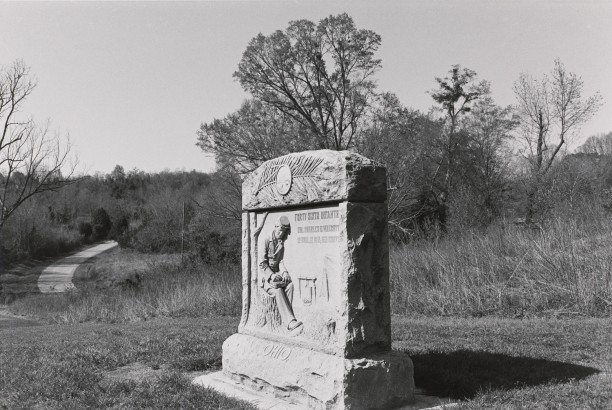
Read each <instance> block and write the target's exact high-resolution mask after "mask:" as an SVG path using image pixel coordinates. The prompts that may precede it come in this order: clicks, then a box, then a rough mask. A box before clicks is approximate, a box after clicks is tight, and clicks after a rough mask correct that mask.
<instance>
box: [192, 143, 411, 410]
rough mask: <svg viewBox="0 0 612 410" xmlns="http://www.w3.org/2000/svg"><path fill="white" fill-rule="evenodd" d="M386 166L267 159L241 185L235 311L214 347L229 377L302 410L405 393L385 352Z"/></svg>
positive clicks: (355, 160) (214, 380) (406, 368)
mask: <svg viewBox="0 0 612 410" xmlns="http://www.w3.org/2000/svg"><path fill="white" fill-rule="evenodd" d="M386 199H387V187H386V172H385V169H384V168H383V167H382V166H380V165H379V164H377V163H375V162H373V161H371V160H368V159H367V158H364V157H362V156H360V155H358V154H355V153H352V152H348V151H330V150H321V151H307V152H301V153H295V154H289V155H286V156H283V157H280V158H276V159H273V160H271V161H267V162H265V163H264V164H262V165H261V166H260V167H259V168H258V169H257V170H255V171H254V172H253V173H252V174H250V175H249V176H248V178H247V179H246V180H245V181H244V183H243V185H242V210H243V213H242V317H241V320H240V325H239V327H238V333H236V334H234V335H232V336H230V337H229V338H228V339H227V340H226V341H225V342H224V343H223V370H222V372H219V373H218V374H213V375H208V376H206V377H204V379H202V380H199V381H198V380H196V383H200V384H204V385H207V386H210V387H215V385H219V384H222V383H226V384H227V383H230V384H231V383H234V384H235V385H237V386H239V387H240V388H241V389H244V390H246V391H249V389H250V390H251V391H252V390H255V391H259V392H263V393H265V394H268V395H270V396H274V397H276V398H278V399H282V400H285V402H287V403H292V404H293V405H297V406H299V407H304V408H309V409H382V408H392V407H394V406H399V405H403V404H409V403H411V402H412V401H413V400H414V381H413V368H412V361H411V360H410V358H409V357H408V356H407V355H405V354H403V353H400V352H394V351H392V350H391V312H390V295H389V249H388V238H387V204H386V202H385V201H386Z"/></svg>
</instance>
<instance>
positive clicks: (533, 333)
mask: <svg viewBox="0 0 612 410" xmlns="http://www.w3.org/2000/svg"><path fill="white" fill-rule="evenodd" d="M393 332H394V335H393V339H394V343H393V347H394V349H396V350H401V351H405V352H406V353H408V354H409V355H410V357H411V358H412V360H413V363H414V368H415V374H414V378H415V383H416V386H417V388H420V389H422V390H423V391H424V392H425V393H427V394H431V395H436V396H444V397H451V398H453V399H455V400H460V401H462V404H461V408H469V409H490V408H508V409H514V408H529V409H531V408H542V409H550V408H559V409H569V408H602V409H603V408H607V406H610V404H611V403H612V375H610V370H612V345H611V344H610V334H612V320H610V319H582V320H579V319H572V320H558V319H543V318H540V319H528V320H512V319H500V318H481V319H474V318H472V319H453V318H436V319H432V318H422V319H418V318H406V317H399V316H397V317H394V320H393Z"/></svg>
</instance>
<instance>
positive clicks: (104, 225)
mask: <svg viewBox="0 0 612 410" xmlns="http://www.w3.org/2000/svg"><path fill="white" fill-rule="evenodd" d="M220 184H224V182H220V178H219V177H217V176H216V175H215V174H212V175H209V174H206V173H201V172H196V171H191V172H184V171H176V172H166V171H165V172H160V173H145V172H143V171H139V170H137V169H134V170H131V171H128V172H125V170H124V169H123V167H121V166H119V165H118V166H116V167H115V169H114V170H113V172H111V173H109V174H96V175H93V176H84V177H81V178H80V179H78V180H76V181H75V182H74V183H72V184H71V185H68V186H65V187H63V188H62V189H61V190H58V191H47V192H44V193H41V194H39V195H36V196H33V197H32V198H30V200H29V201H27V202H25V203H24V204H23V205H22V206H21V207H20V208H19V209H18V210H17V211H16V212H15V214H14V215H13V216H12V217H11V218H10V219H9V220H7V221H6V224H5V226H4V228H3V231H2V236H1V243H0V246H1V252H2V265H4V266H5V267H6V266H7V265H10V264H12V263H15V262H18V261H21V260H24V259H31V258H45V257H51V256H57V255H59V254H62V253H65V252H69V251H71V250H73V249H76V248H77V247H79V246H81V245H83V244H86V243H91V242H94V241H99V240H105V239H114V240H117V241H118V242H119V243H120V244H121V245H122V246H123V247H130V248H134V249H137V250H139V251H143V252H156V253H176V252H180V251H181V249H183V250H184V252H185V254H186V255H191V256H199V255H201V256H202V259H204V260H206V261H213V262H214V261H217V260H220V259H224V260H226V259H229V260H236V259H237V258H238V256H237V255H239V244H234V245H235V248H234V247H230V246H229V240H228V239H227V238H228V237H229V236H232V237H238V238H239V233H238V232H234V233H232V232H231V228H228V227H227V226H223V224H222V223H220V221H219V219H218V218H216V217H215V216H214V215H212V214H211V213H209V212H204V208H205V203H206V201H207V198H208V197H209V196H210V191H211V190H215V191H219V187H218V186H219V185H220ZM226 188H227V187H224V188H223V189H226Z"/></svg>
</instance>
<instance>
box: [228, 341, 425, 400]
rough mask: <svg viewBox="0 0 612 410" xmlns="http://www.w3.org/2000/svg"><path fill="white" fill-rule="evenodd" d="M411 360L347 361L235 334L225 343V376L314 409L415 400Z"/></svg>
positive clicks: (393, 355) (374, 357) (385, 356)
mask: <svg viewBox="0 0 612 410" xmlns="http://www.w3.org/2000/svg"><path fill="white" fill-rule="evenodd" d="M412 372H413V369H412V361H411V360H410V358H409V357H408V356H407V355H405V354H403V353H399V352H392V351H388V352H383V353H378V354H371V355H366V356H364V357H361V358H358V359H346V358H342V357H338V356H332V355H328V354H325V353H320V352H316V351H312V350H309V349H304V348H301V347H297V346H291V345H287V344H284V343H279V342H276V341H269V340H265V339H261V338H258V337H253V336H248V335H241V334H235V335H232V336H230V337H229V338H228V339H227V340H226V341H225V343H224V344H223V373H224V374H225V375H226V376H227V377H229V378H232V379H234V380H237V381H240V382H241V383H243V384H245V385H246V386H249V387H250V388H252V389H255V390H263V391H266V392H268V393H269V394H271V395H274V396H276V397H280V398H283V399H285V400H287V401H289V402H292V403H297V404H301V405H304V406H306V407H307V408H311V409H378V408H389V407H390V406H393V405H400V404H402V403H406V402H409V401H411V400H412V399H413V394H414V382H413V379H412Z"/></svg>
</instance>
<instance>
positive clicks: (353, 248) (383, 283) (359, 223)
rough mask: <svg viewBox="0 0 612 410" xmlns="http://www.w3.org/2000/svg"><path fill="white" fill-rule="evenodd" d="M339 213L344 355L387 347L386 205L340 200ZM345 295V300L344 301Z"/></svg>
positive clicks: (388, 329)
mask: <svg viewBox="0 0 612 410" xmlns="http://www.w3.org/2000/svg"><path fill="white" fill-rule="evenodd" d="M340 208H341V209H343V212H341V215H344V216H345V217H346V222H345V221H344V220H342V221H341V223H340V225H341V229H342V232H341V237H342V239H345V240H344V241H342V242H341V243H342V246H343V248H342V250H341V251H342V259H343V266H342V270H341V275H342V281H341V283H343V284H344V286H345V287H344V289H343V295H342V296H343V302H344V306H343V311H346V312H347V313H348V314H347V316H346V317H347V329H346V332H345V336H346V339H344V346H343V347H344V356H345V357H358V356H359V355H362V354H367V353H372V352H380V351H386V350H390V349H391V305H390V289H389V241H388V238H387V205H386V204H365V203H351V202H348V203H344V204H341V205H340ZM344 298H346V300H344Z"/></svg>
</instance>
